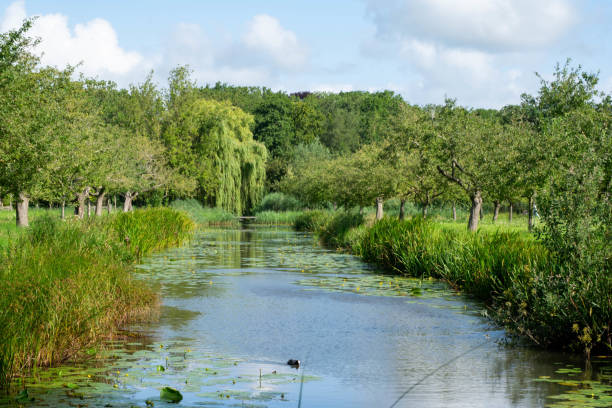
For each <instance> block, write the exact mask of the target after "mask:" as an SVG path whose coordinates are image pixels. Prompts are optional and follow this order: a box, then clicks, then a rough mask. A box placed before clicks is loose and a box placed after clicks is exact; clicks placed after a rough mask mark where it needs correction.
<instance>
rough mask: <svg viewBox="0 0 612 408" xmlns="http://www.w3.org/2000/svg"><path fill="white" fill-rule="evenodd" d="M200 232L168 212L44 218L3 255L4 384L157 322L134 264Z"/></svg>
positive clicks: (0, 376) (0, 371)
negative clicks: (127, 329) (149, 320)
mask: <svg viewBox="0 0 612 408" xmlns="http://www.w3.org/2000/svg"><path fill="white" fill-rule="evenodd" d="M192 229H193V223H192V222H191V221H189V219H188V218H187V217H186V216H185V215H184V214H182V213H179V212H177V211H174V210H171V209H162V208H153V209H146V210H137V211H134V212H131V213H128V214H120V215H117V216H108V217H101V218H96V219H92V220H90V221H76V220H72V221H65V222H62V221H60V220H59V219H57V218H51V217H49V216H47V217H40V218H38V219H36V220H35V221H34V222H33V223H32V226H31V227H30V228H28V229H27V230H25V231H24V232H23V233H21V234H20V235H19V237H18V238H17V239H16V240H13V241H11V242H10V243H9V245H8V247H6V248H5V249H4V251H3V252H2V253H0V261H1V262H0V265H1V266H0V292H1V293H2V297H0V327H2V330H1V331H0V384H2V385H7V384H8V382H9V381H10V379H11V378H12V377H13V376H15V375H17V374H19V373H21V372H23V371H24V370H27V369H29V368H31V367H34V366H43V365H51V364H55V363H58V362H61V361H64V360H66V359H67V358H70V357H72V356H75V355H77V354H78V353H79V352H81V351H82V350H83V349H84V348H85V347H88V346H89V345H91V344H93V343H95V342H97V341H99V340H100V339H102V338H107V337H109V336H111V335H113V333H114V332H115V331H116V330H117V328H118V327H120V326H121V325H122V324H124V323H126V322H127V321H131V320H134V319H139V318H143V317H147V316H149V314H150V313H151V312H152V311H153V310H154V306H155V304H156V302H157V296H156V295H155V294H154V293H153V292H151V290H150V289H148V288H146V287H145V286H143V284H142V282H135V281H133V280H132V277H131V266H130V265H131V263H133V261H135V260H137V259H139V257H141V256H143V255H146V254H147V253H149V252H151V251H154V250H158V249H161V248H165V247H168V246H173V245H178V244H180V243H181V242H182V241H183V240H185V239H186V238H187V237H188V236H189V235H190V234H191V231H192ZM126 237H129V241H126V239H125V238H126Z"/></svg>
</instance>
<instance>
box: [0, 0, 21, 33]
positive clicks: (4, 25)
mask: <svg viewBox="0 0 612 408" xmlns="http://www.w3.org/2000/svg"><path fill="white" fill-rule="evenodd" d="M26 17H27V15H26V12H25V4H24V2H23V0H18V1H16V2H14V3H12V4H10V5H9V6H8V7H7V8H6V10H5V11H4V16H3V18H2V21H0V31H2V32H6V31H8V30H14V29H17V28H19V27H21V23H23V20H25V19H26Z"/></svg>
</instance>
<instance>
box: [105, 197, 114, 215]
mask: <svg viewBox="0 0 612 408" xmlns="http://www.w3.org/2000/svg"><path fill="white" fill-rule="evenodd" d="M112 210H113V203H111V199H110V197H108V198H107V199H106V211H108V213H109V214H110V213H111V212H112Z"/></svg>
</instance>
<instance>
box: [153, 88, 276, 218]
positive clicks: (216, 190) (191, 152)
mask: <svg viewBox="0 0 612 408" xmlns="http://www.w3.org/2000/svg"><path fill="white" fill-rule="evenodd" d="M177 115H178V116H177V117H176V118H175V119H174V121H173V122H171V123H170V124H169V126H168V128H167V129H166V131H165V133H164V139H165V142H166V145H167V147H168V149H169V150H168V151H169V155H170V164H171V165H172V166H179V168H182V170H181V171H182V172H183V174H185V175H186V176H188V177H195V178H196V180H197V181H198V185H199V189H200V191H201V194H202V196H203V198H204V200H205V201H206V202H207V203H209V204H210V205H212V206H215V207H219V208H223V209H224V210H227V211H230V212H233V213H235V214H242V213H243V212H246V211H249V210H250V209H251V208H253V206H255V205H256V204H257V203H258V202H259V200H260V199H261V197H262V196H263V188H264V181H265V161H266V158H267V151H266V148H265V146H263V145H262V144H261V143H258V142H256V141H254V140H253V137H252V134H251V130H250V125H251V123H252V121H253V118H252V116H251V115H249V114H247V113H245V112H243V111H242V110H241V109H239V108H236V107H234V106H232V105H230V104H229V103H227V102H216V101H212V100H206V99H195V100H193V101H192V102H190V103H188V104H183V105H182V110H181V111H180V112H178V113H177ZM184 155H187V157H184ZM186 163H187V164H186ZM189 163H190V164H189Z"/></svg>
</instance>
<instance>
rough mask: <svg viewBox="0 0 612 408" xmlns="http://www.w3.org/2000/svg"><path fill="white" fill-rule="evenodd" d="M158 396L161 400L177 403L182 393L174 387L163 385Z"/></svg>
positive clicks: (181, 397)
mask: <svg viewBox="0 0 612 408" xmlns="http://www.w3.org/2000/svg"><path fill="white" fill-rule="evenodd" d="M159 397H160V398H161V400H162V401H166V402H172V403H178V402H181V400H182V399H183V395H182V394H181V393H180V392H179V391H177V390H175V389H174V388H170V387H164V388H162V390H161V392H160V393H159Z"/></svg>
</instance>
